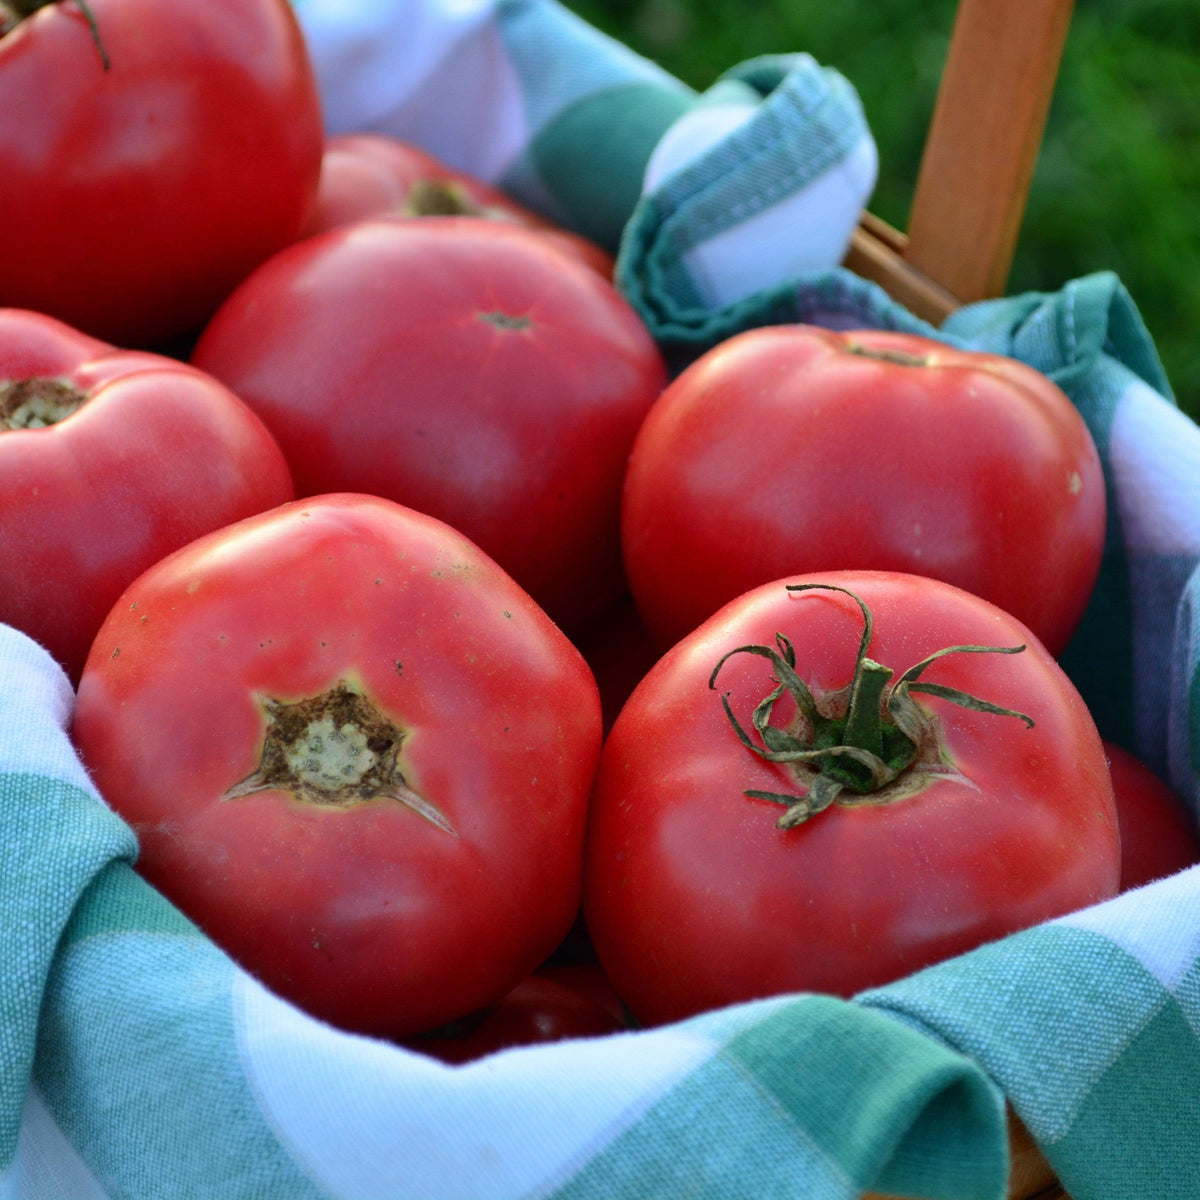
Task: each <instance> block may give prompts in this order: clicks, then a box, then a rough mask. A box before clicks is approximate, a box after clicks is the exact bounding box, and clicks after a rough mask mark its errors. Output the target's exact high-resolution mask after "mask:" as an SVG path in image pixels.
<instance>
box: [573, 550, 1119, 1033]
mask: <svg viewBox="0 0 1200 1200" xmlns="http://www.w3.org/2000/svg"><path fill="white" fill-rule="evenodd" d="M801 582H804V583H809V584H812V583H820V584H822V585H837V586H838V587H839V588H846V589H850V590H851V591H852V592H853V593H854V594H855V595H857V596H858V597H860V598H861V600H862V601H863V602H864V603H865V605H866V606H867V608H868V609H869V610H870V612H871V614H872V617H873V622H874V625H873V631H872V632H870V633H869V636H868V638H867V639H866V640H868V641H869V651H870V660H871V661H872V665H871V666H870V667H869V668H866V669H864V670H863V672H862V681H861V684H860V690H859V692H858V693H857V694H858V695H859V696H860V700H859V703H858V705H857V708H856V710H857V713H858V719H857V720H855V718H854V715H853V714H854V712H855V711H856V710H855V709H854V708H851V707H850V706H849V696H848V694H847V693H848V685H849V684H850V683H851V680H852V678H853V677H854V672H855V667H856V657H857V656H858V655H860V654H861V653H862V649H864V647H860V637H862V636H863V630H864V624H865V622H864V614H863V612H862V610H860V608H859V605H858V603H856V601H855V600H854V599H853V598H852V597H851V596H850V595H847V594H845V593H843V592H842V591H824V590H814V591H789V590H787V587H786V586H785V585H787V584H799V583H801ZM785 639H786V640H785ZM964 644H965V645H974V646H983V647H1009V648H1012V647H1015V646H1019V645H1022V644H1024V645H1025V649H1024V650H1021V651H1020V652H1010V653H1001V652H999V651H995V652H989V653H971V652H959V653H954V654H948V655H946V656H945V657H939V658H936V659H935V660H934V661H933V662H932V663H930V664H929V665H928V668H927V669H925V670H923V671H920V672H918V674H917V677H916V679H915V680H914V679H913V677H912V676H911V675H906V673H908V672H910V671H911V669H912V668H914V667H915V666H917V665H918V664H920V663H922V662H923V661H924V660H925V659H927V658H928V657H929V656H931V655H934V654H936V652H937V651H939V650H941V649H942V648H944V647H948V646H959V645H964ZM746 647H750V648H751V649H750V650H746V649H745V648H746ZM768 649H769V650H772V651H774V652H775V653H776V654H777V655H778V656H779V657H778V660H776V661H771V660H769V659H766V658H765V657H763V656H762V655H764V654H765V652H766V651H767V650H768ZM789 657H790V658H792V659H793V662H792V667H791V670H788V665H789V664H788V659H789ZM879 664H884V666H885V667H886V668H888V669H890V671H891V672H894V674H891V675H890V677H889V674H888V671H887V670H885V669H883V668H881V667H880V666H879ZM718 667H719V669H718ZM714 673H715V678H714ZM795 678H798V679H799V680H801V681H803V682H804V683H805V684H806V685H807V687H808V688H809V689H810V690H811V695H812V702H811V703H808V704H804V703H797V702H796V701H795V700H794V699H793V697H794V696H797V695H799V694H800V689H799V686H798V685H797V684H796V683H795ZM777 680H778V681H780V682H778V683H777ZM782 684H787V687H786V688H785V687H784V686H781V685H782ZM879 687H883V688H884V691H883V693H882V695H883V697H884V698H886V699H887V704H886V705H881V700H880V693H879V691H878V690H875V689H878V688H879ZM946 688H952V689H958V690H959V691H961V692H966V693H969V694H970V695H973V696H976V697H978V698H980V699H982V700H984V701H987V702H989V703H990V704H992V705H996V706H1000V707H1001V708H1003V709H1008V710H1012V712H1010V713H997V712H994V711H975V710H973V709H970V708H966V707H962V706H961V705H959V704H957V703H954V702H952V701H951V699H949V698H948V697H947V695H946V694H944V689H946ZM927 689H928V690H927ZM906 692H907V693H908V694H907V695H905V693H906ZM939 693H941V694H939ZM772 695H774V696H775V697H776V699H775V702H774V704H770V703H767V704H764V703H763V702H764V701H766V700H768V699H769V697H771V696H772ZM726 696H727V697H728V704H729V705H730V712H731V713H732V714H733V715H734V716H735V717H736V718H737V721H738V723H739V726H740V728H741V734H742V736H744V737H745V739H746V743H748V744H746V743H744V742H743V740H741V737H740V736H739V734H738V731H737V729H735V727H734V725H733V723H732V722H731V719H730V716H729V715H727V713H726V711H725V709H724V707H723V697H726ZM806 709H807V710H808V711H806ZM881 713H883V714H894V716H895V719H896V720H897V721H899V724H895V723H893V724H892V725H891V728H890V729H889V728H888V724H887V722H888V721H889V720H891V717H890V716H887V717H885V721H884V722H883V724H882V725H881V723H880V720H879V717H880V714H881ZM1019 713H1024V714H1025V715H1026V716H1027V717H1028V718H1029V719H1031V720H1032V722H1033V724H1032V727H1027V725H1026V722H1025V720H1023V719H1022V718H1021V717H1020V716H1018V715H1014V714H1019ZM872 718H874V724H873V725H872ZM902 727H903V730H904V731H903V732H902ZM852 729H853V730H856V731H857V732H856V733H855V734H854V735H853V736H852V735H851V730H852ZM872 729H873V730H874V733H872ZM814 732H815V736H816V738H817V742H818V745H819V746H820V750H819V751H817V752H816V754H815V755H814V754H813V753H811V752H809V753H807V757H800V758H797V757H796V754H797V753H801V754H802V755H803V754H804V753H805V752H804V751H803V750H802V745H803V743H804V742H806V741H809V740H810V739H811V737H812V736H813V735H814ZM868 735H870V736H868ZM872 737H877V738H878V741H877V743H876V747H875V748H876V751H877V753H876V755H875V759H874V760H871V759H869V758H867V756H865V755H862V754H860V755H859V759H861V760H862V761H861V762H860V761H859V759H855V758H852V757H850V755H849V753H844V752H838V753H836V754H831V753H830V752H829V747H831V746H837V745H843V744H851V745H856V746H860V747H864V746H869V745H870V744H871V738H872ZM751 745H753V746H756V747H757V748H758V751H759V752H754V751H753V750H752V749H751V748H750V746H751ZM768 747H769V748H770V749H769V751H768V753H769V754H776V755H777V756H779V757H778V758H777V759H776V760H770V761H769V760H768V758H766V757H763V756H762V753H761V752H764V751H767V750H768ZM798 747H799V748H801V749H799V750H798V749H797V748H798ZM906 756H911V762H910V764H909V765H908V766H907V767H905V766H904V763H905V761H906ZM814 758H815V763H814V761H813V760H814ZM868 762H870V763H871V768H870V769H873V770H876V771H879V770H880V768H881V766H882V765H884V764H887V765H888V769H887V770H886V771H882V772H881V775H880V779H881V781H885V782H883V786H881V787H880V788H879V789H878V790H876V791H865V792H862V793H860V792H858V791H856V790H855V787H860V786H863V775H864V772H865V771H867V769H868V768H867V767H866V766H865V765H864V764H865V763H868ZM818 769H819V773H818ZM839 771H840V772H841V773H842V775H843V776H845V777H846V778H848V779H850V780H851V781H857V782H853V786H852V784H851V783H845V782H841V781H840V780H839V776H838V775H837V774H836V772H839ZM839 783H840V788H839ZM1119 868H1120V845H1119V840H1118V834H1117V823H1116V813H1115V811H1114V807H1113V800H1112V790H1111V784H1110V782H1109V778H1108V768H1107V765H1106V763H1105V757H1104V749H1103V746H1102V744H1101V741H1100V737H1099V734H1098V733H1097V732H1096V727H1095V725H1094V723H1093V721H1092V719H1091V716H1090V714H1089V713H1088V710H1087V708H1086V707H1085V705H1084V703H1083V700H1082V699H1081V698H1080V696H1079V693H1078V692H1077V691H1076V690H1075V688H1074V686H1073V685H1072V684H1071V683H1070V681H1069V680H1068V679H1067V676H1066V675H1065V674H1064V673H1063V671H1062V669H1061V668H1060V667H1059V666H1058V665H1057V663H1055V661H1054V660H1053V659H1052V658H1051V657H1050V655H1049V654H1048V653H1047V652H1046V650H1045V649H1044V648H1043V647H1042V646H1041V645H1040V644H1039V643H1038V642H1037V640H1036V639H1033V638H1031V637H1030V634H1029V631H1028V630H1027V629H1026V628H1025V627H1024V626H1023V625H1021V624H1020V623H1019V622H1018V621H1016V620H1015V619H1014V618H1013V617H1011V616H1009V615H1008V614H1007V613H1004V612H1003V611H1001V610H1000V609H998V608H996V607H995V606H993V605H991V604H989V603H987V602H986V601H984V600H981V599H980V598H978V597H977V596H973V595H971V594H970V593H968V592H964V591H961V590H960V589H957V588H953V587H951V586H949V585H948V584H944V583H941V582H938V581H935V580H931V579H926V578H921V577H917V576H911V575H901V574H891V573H886V572H853V571H847V572H829V573H827V574H822V575H820V576H814V577H798V578H793V579H789V580H781V581H777V582H772V583H770V584H766V585H763V586H762V587H760V588H757V589H755V590H753V591H751V592H749V593H747V594H746V595H744V596H742V597H739V598H738V599H737V600H735V601H733V602H732V603H730V604H729V605H727V606H725V607H724V608H722V609H721V610H720V611H719V612H718V613H717V614H715V615H714V616H713V617H712V618H711V619H710V620H708V621H707V622H705V623H704V624H703V625H701V626H700V628H699V629H697V630H695V631H694V632H693V633H692V634H691V635H689V636H687V637H686V638H684V639H683V640H682V641H680V642H679V643H677V644H676V645H675V647H673V648H672V649H671V650H670V651H668V652H667V654H666V655H665V656H664V657H663V658H662V659H661V660H660V661H659V662H658V664H657V665H656V666H655V667H654V668H653V669H652V670H651V672H650V674H649V675H648V676H647V677H646V678H645V679H644V680H643V681H642V683H641V684H639V685H638V687H637V689H636V690H635V691H634V693H633V695H632V696H631V697H630V699H629V701H628V703H627V704H626V705H625V707H624V709H623V710H622V711H621V715H620V716H619V717H618V718H617V720H616V723H615V725H614V726H613V728H612V731H611V732H610V733H609V736H608V739H607V741H606V743H605V748H604V752H603V754H602V757H601V765H600V771H599V774H598V776H597V781H596V787H595V791H594V797H593V804H592V810H591V817H590V825H589V831H588V843H587V848H586V860H585V873H584V914H585V917H586V920H587V927H588V930H589V932H590V934H591V938H592V942H593V945H594V946H595V950H596V953H597V955H598V957H599V959H600V963H601V965H602V966H603V967H604V969H605V971H606V972H607V974H608V976H609V978H610V979H611V980H612V983H613V986H614V987H615V988H616V990H617V992H618V993H619V994H620V996H621V997H622V999H624V1001H625V1002H626V1003H627V1004H628V1005H629V1007H630V1008H631V1009H632V1011H633V1014H634V1016H635V1017H637V1018H638V1019H639V1020H640V1021H642V1022H643V1023H646V1024H656V1023H659V1022H663V1021H670V1020H674V1019H677V1018H681V1017H684V1016H687V1015H690V1014H693V1013H696V1012H700V1011H703V1010H705V1009H710V1008H716V1007H719V1006H721V1005H725V1004H730V1003H734V1002H736V1001H742V1000H750V999H753V998H756V997H763V996H769V995H772V994H776V993H781V992H788V991H815V992H826V993H833V994H838V995H843V996H849V995H852V994H854V993H856V992H858V991H860V990H862V989H864V988H867V987H871V986H875V985H879V984H883V983H886V982H888V981H890V980H893V979H896V978H898V977H901V976H903V975H905V974H908V973H910V972H912V971H915V970H917V969H918V968H921V967H924V966H926V965H928V964H930V963H933V962H936V961H938V960H940V959H944V958H947V957H950V956H952V955H956V954H960V953H963V952H965V951H967V950H969V949H971V948H972V947H974V946H977V945H979V944H980V943H982V942H984V941H987V940H989V939H993V938H999V937H1003V936H1004V935H1006V934H1009V933H1011V932H1013V931H1015V930H1018V929H1021V928H1023V927H1025V926H1028V925H1032V924H1035V923H1037V922H1039V921H1042V920H1045V919H1048V918H1050V917H1053V916H1055V915H1058V914H1062V913H1065V912H1067V911H1069V910H1072V909H1075V908H1079V907H1083V906H1085V905H1088V904H1091V903H1094V902H1097V901H1099V900H1102V899H1106V898H1107V897H1109V896H1111V895H1113V894H1114V893H1115V892H1116V889H1117V884H1118V873H1119Z"/></svg>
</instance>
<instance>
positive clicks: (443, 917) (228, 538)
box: [73, 495, 600, 1037]
mask: <svg viewBox="0 0 1200 1200" xmlns="http://www.w3.org/2000/svg"><path fill="white" fill-rule="evenodd" d="M339 682H344V683H346V684H348V685H349V686H350V687H351V688H352V689H354V690H356V691H358V692H359V693H360V694H361V695H362V696H364V697H366V698H367V699H369V700H370V701H371V703H372V704H374V705H375V706H377V707H378V709H379V710H380V711H381V712H383V713H384V714H386V715H387V716H388V718H389V719H390V720H391V721H392V722H393V723H394V724H395V725H396V726H397V727H398V728H399V730H400V734H399V735H398V737H397V738H396V739H393V744H394V745H398V746H399V750H398V752H397V759H396V761H397V763H398V764H399V766H400V769H401V771H402V774H403V778H404V780H405V781H406V783H407V785H408V787H410V788H412V789H414V790H415V791H416V792H417V793H418V794H419V795H420V796H422V797H423V798H424V799H425V800H426V802H428V803H431V804H433V805H434V806H435V807H436V808H437V810H438V811H439V812H440V813H441V814H442V816H443V817H444V818H445V820H446V821H448V822H449V825H450V827H451V829H452V832H448V831H447V830H446V829H445V828H442V827H440V826H439V825H437V824H435V823H434V822H433V821H431V820H429V819H427V818H426V817H424V816H422V815H419V814H418V813H417V812H416V811H414V809H413V808H412V807H410V806H408V805H407V804H404V803H400V802H397V801H395V800H393V799H390V798H386V797H379V796H376V797H375V798H374V799H371V800H368V801H367V802H365V803H358V804H355V805H353V806H352V807H349V808H336V807H331V806H330V805H328V804H316V803H312V802H309V801H306V800H302V799H297V798H296V795H295V793H294V791H291V790H284V787H283V785H280V786H278V787H269V788H266V789H265V790H260V791H255V792H253V793H251V794H247V795H240V796H237V797H236V798H228V799H222V797H225V796H226V795H227V794H228V793H229V791H230V789H231V787H232V786H233V785H235V784H237V783H238V782H239V781H242V780H245V779H246V778H247V777H248V776H250V775H252V774H253V772H254V771H255V768H256V767H257V766H258V764H259V762H260V759H261V758H262V756H263V745H264V737H265V734H266V731H267V728H268V726H269V724H270V722H269V719H268V701H271V700H273V701H275V702H278V703H282V704H293V703H295V702H298V701H300V700H302V699H303V698H305V697H310V696H314V695H318V694H321V693H324V692H327V691H328V690H329V689H331V688H334V687H336V685H337V684H338V683H339ZM73 735H74V739H75V743H76V745H77V747H78V748H79V751H80V753H81V755H82V757H83V759H84V761H85V763H86V764H87V766H88V768H89V770H90V771H91V772H92V776H93V778H94V779H95V781H96V784H97V786H98V787H99V788H100V790H101V792H102V794H103V795H104V796H105V797H106V798H107V799H108V800H109V802H110V803H111V804H112V806H113V808H114V809H115V810H116V811H117V812H119V813H120V814H121V815H122V816H124V817H125V818H126V820H128V821H129V822H130V823H131V825H132V826H133V828H134V829H135V830H136V831H137V833H138V836H139V840H140V846H141V852H140V856H139V859H138V869H139V870H140V871H141V872H142V873H143V874H144V876H145V877H146V878H147V879H148V880H149V881H150V882H151V883H152V884H154V885H155V886H156V887H158V888H159V889H160V890H161V891H162V892H163V893H164V894H165V895H166V896H167V897H168V898H169V899H171V900H172V901H173V902H175V903H176V904H177V905H178V906H179V907H180V908H181V909H182V910H183V911H184V912H185V913H187V914H188V915H189V916H191V917H192V919H193V920H196V921H197V923H198V924H200V925H201V926H202V927H203V928H204V929H205V930H206V931H207V932H208V933H209V935H210V936H211V937H212V938H213V939H214V940H215V941H216V942H217V943H218V944H220V945H221V946H223V947H224V948H225V949H226V950H227V951H228V952H229V953H230V954H232V955H233V957H234V958H235V959H237V960H238V961H240V962H241V963H242V964H243V965H244V966H245V967H246V968H247V969H248V970H250V971H251V972H252V973H254V974H256V975H257V976H259V977H260V978H261V979H262V980H263V981H264V982H265V983H266V984H267V986H269V987H271V988H273V989H275V990H277V991H278V992H279V993H281V994H282V995H284V996H286V997H288V998H290V999H292V1000H293V1001H294V1002H296V1003H298V1004H300V1005H301V1006H302V1007H304V1008H306V1009H307V1010H308V1011H309V1012H311V1013H314V1014H315V1015H317V1016H319V1017H322V1018H324V1019H326V1020H329V1021H331V1022H333V1023H334V1024H336V1025H339V1026H341V1027H343V1028H347V1029H354V1030H357V1031H360V1032H365V1033H370V1034H377V1035H381V1036H388V1037H400V1036H406V1035H409V1034H413V1033H416V1032H419V1031H421V1030H425V1029H430V1028H434V1027H436V1026H438V1025H441V1024H444V1023H445V1022H447V1021H451V1020H454V1019H456V1018H459V1017H461V1016H463V1015H465V1014H467V1013H470V1012H474V1011H476V1010H477V1009H480V1008H483V1007H486V1006H488V1005H490V1004H494V1003H495V1002H497V1001H498V1000H499V998H500V997H501V996H503V995H504V994H505V992H507V991H508V990H509V989H510V988H512V987H513V986H515V984H516V983H517V982H519V980H520V979H522V978H523V977H524V976H525V975H527V974H528V973H529V972H530V971H532V970H533V969H534V968H535V967H536V966H537V965H538V964H539V963H540V962H542V961H544V959H545V958H546V956H547V955H548V954H549V953H550V951H551V950H553V949H554V947H555V946H556V945H557V944H558V943H559V942H560V941H561V940H562V938H563V936H564V934H565V932H566V931H567V930H568V929H569V928H570V926H571V923H572V921H573V919H574V918H575V915H576V913H577V911H578V903H579V891H580V875H581V869H582V839H583V830H584V822H585V816H586V804H587V797H588V791H589V788H590V784H591V781H592V778H593V775H594V771H595V766H596V761H597V756H598V753H599V744H600V712H599V697H598V694H597V691H596V685H595V681H594V680H593V679H592V677H591V673H590V672H589V671H588V669H587V667H586V664H585V663H584V662H583V660H582V658H581V657H580V656H579V654H578V652H577V651H576V650H575V649H574V647H572V646H571V645H570V643H569V642H568V641H567V640H566V638H565V636H564V635H563V634H562V633H561V632H560V631H559V630H558V629H556V628H555V627H554V625H553V624H552V623H551V622H550V621H549V619H548V618H547V617H546V616H545V614H544V613H543V612H542V611H541V610H540V609H539V608H538V607H537V606H536V605H535V604H534V603H533V602H532V601H531V600H530V598H529V597H528V595H527V594H526V593H524V592H523V591H522V590H521V589H520V588H519V587H517V585H516V584H515V583H513V581H512V580H511V579H510V578H509V577H508V576H507V575H505V574H504V573H503V572H502V571H501V570H500V569H499V568H498V567H497V566H496V565H495V563H493V562H491V561H490V560H489V559H487V558H486V556H484V555H483V554H482V553H480V552H479V550H478V549H477V548H476V547H475V546H473V545H472V544H471V543H470V542H468V541H467V540H466V539H465V538H463V537H462V536H461V535H459V534H458V533H456V532H455V531H454V530H452V529H450V528H449V527H448V526H446V525H444V524H442V523H441V522H439V521H436V520H434V519H433V518H430V517H426V516H424V515H422V514H419V513H415V512H413V511H411V510H407V509H404V508H402V507H400V506H399V505H396V504H393V503H392V502H390V501H387V500H384V499H381V498H378V497H368V496H357V495H335V496H323V497H314V498H310V499H308V500H304V501H297V502H295V503H292V504H288V505H284V506H281V507H280V508H277V509H275V510H273V511H272V512H270V513H265V514H260V515H259V516H257V517H252V518H250V519H248V520H246V521H243V522H240V523H239V524H237V525H235V526H231V527H229V528H227V529H225V530H221V531H218V532H216V533H215V534H213V535H210V536H208V537H206V538H202V539H199V540H198V541H196V542H194V543H192V544H191V545H190V546H188V547H185V548H184V549H183V550H181V551H179V552H178V553H177V554H175V555H173V556H171V557H169V558H168V559H166V560H164V561H163V562H162V563H159V564H157V565H156V566H155V567H153V568H152V569H151V570H150V571H148V572H146V573H145V574H144V575H143V576H142V577H141V578H140V579H138V580H137V581H136V582H135V583H134V584H133V585H132V586H131V587H130V588H129V589H127V591H126V592H125V594H124V595H123V596H122V598H121V600H120V601H119V602H118V604H117V605H116V606H115V607H114V609H113V611H112V613H111V614H110V616H109V618H108V620H107V621H106V623H105V625H104V627H103V628H102V629H101V631H100V634H99V636H98V637H97V640H96V643H95V645H94V647H93V650H92V653H91V655H90V657H89V660H88V664H87V666H86V667H85V669H84V673H83V678H82V680H81V682H80V685H79V693H78V701H77V706H76V714H75V720H74V726H73Z"/></svg>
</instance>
